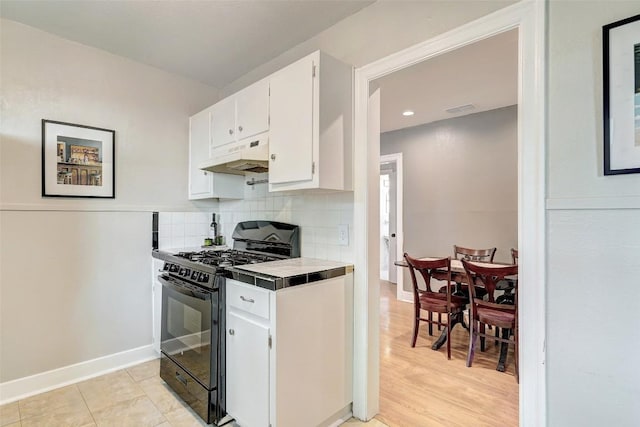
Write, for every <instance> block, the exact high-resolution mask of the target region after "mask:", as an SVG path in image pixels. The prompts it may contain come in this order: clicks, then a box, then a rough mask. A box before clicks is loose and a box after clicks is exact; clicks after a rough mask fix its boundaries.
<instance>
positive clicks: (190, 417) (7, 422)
mask: <svg viewBox="0 0 640 427" xmlns="http://www.w3.org/2000/svg"><path fill="white" fill-rule="evenodd" d="M159 364H160V361H159V359H156V360H152V361H150V362H146V363H142V364H140V365H136V366H133V367H131V368H128V369H123V370H120V371H116V372H113V373H110V374H106V375H103V376H100V377H96V378H92V379H90V380H87V381H83V382H80V383H77V384H72V385H69V386H66V387H62V388H59V389H56V390H52V391H49V392H46V393H42V394H38V395H36V396H32V397H29V398H26V399H23V400H19V401H18V402H14V403H9V404H7V405H3V406H0V427H36V426H37V427H41V426H47V427H67V426H69V427H71V426H73V427H85V426H86V427H89V426H100V427H102V426H123V427H124V426H131V427H143V426H158V427H183V426H184V427H191V426H194V427H195V426H206V424H205V423H204V422H203V421H202V420H201V419H200V418H199V417H198V416H197V415H196V414H195V413H194V412H193V411H191V409H190V408H189V407H188V406H187V405H185V404H184V403H183V402H182V401H181V400H180V399H179V398H178V397H177V396H176V395H175V394H173V392H172V391H171V390H170V389H169V388H168V387H167V386H166V385H165V383H164V381H162V380H161V379H160V377H159V376H158V372H159V369H160V366H159ZM343 425H345V426H347V427H359V426H367V427H385V425H384V424H382V423H381V422H380V421H378V420H375V419H374V420H371V421H369V422H368V423H362V422H360V421H358V420H355V419H352V420H349V421H347V422H346V423H345V424H343ZM301 427H302V426H301Z"/></svg>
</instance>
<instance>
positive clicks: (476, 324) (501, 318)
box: [462, 260, 519, 381]
mask: <svg viewBox="0 0 640 427" xmlns="http://www.w3.org/2000/svg"><path fill="white" fill-rule="evenodd" d="M462 265H463V266H464V270H465V272H466V273H467V277H468V279H469V280H479V281H481V282H482V283H483V284H484V286H485V288H486V289H487V291H488V292H489V295H490V296H491V295H493V292H494V291H495V288H496V283H498V282H499V281H500V280H504V279H505V278H507V277H509V278H510V279H513V278H514V276H517V274H518V266H517V265H500V266H498V265H496V266H495V267H493V266H491V267H489V266H486V265H484V266H481V265H478V264H475V263H473V262H472V261H466V260H462ZM514 283H515V288H514V304H513V305H511V304H498V303H495V302H493V301H492V298H491V297H490V298H489V301H485V300H484V299H482V298H479V297H478V296H477V295H476V292H475V286H470V287H469V290H470V294H471V312H470V315H469V323H470V325H469V335H470V338H469V352H468V354H467V366H471V364H472V363H473V356H474V354H475V348H476V341H477V339H478V337H480V340H481V346H483V344H484V339H485V338H487V337H488V338H494V339H497V340H498V341H500V342H505V343H507V344H514V346H515V368H516V381H519V376H518V285H517V279H516V280H514ZM485 325H493V326H495V327H498V328H501V329H502V330H503V331H505V332H506V333H504V334H503V335H502V337H490V336H489V335H487V334H485V328H484V326H485ZM511 335H513V340H511V339H510V336H511Z"/></svg>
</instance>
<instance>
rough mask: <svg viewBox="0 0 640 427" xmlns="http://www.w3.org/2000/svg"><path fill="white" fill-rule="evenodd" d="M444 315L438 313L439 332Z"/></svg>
mask: <svg viewBox="0 0 640 427" xmlns="http://www.w3.org/2000/svg"><path fill="white" fill-rule="evenodd" d="M441 323H442V314H440V313H438V330H441V329H442V328H441V326H440V325H441Z"/></svg>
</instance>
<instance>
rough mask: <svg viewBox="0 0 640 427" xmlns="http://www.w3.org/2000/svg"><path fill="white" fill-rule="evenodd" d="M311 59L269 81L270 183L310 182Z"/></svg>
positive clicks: (312, 85) (311, 145) (311, 144)
mask: <svg viewBox="0 0 640 427" xmlns="http://www.w3.org/2000/svg"><path fill="white" fill-rule="evenodd" d="M315 59H316V58H315V55H314V56H308V57H306V58H303V59H301V60H300V61H298V62H295V63H293V64H291V65H290V66H288V67H286V68H284V69H283V70H281V71H280V72H278V73H276V74H274V75H273V77H272V78H271V91H272V92H273V97H272V98H271V100H270V102H271V120H272V122H271V127H270V129H269V157H270V160H269V182H270V183H271V184H281V183H288V182H296V181H309V180H311V179H312V178H313V173H312V168H313V113H314V108H313V107H314V105H313V101H314V99H313V93H314V83H317V80H316V79H314V78H313V67H314V66H315V64H314V60H315Z"/></svg>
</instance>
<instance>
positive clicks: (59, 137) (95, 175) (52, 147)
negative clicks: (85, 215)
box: [42, 120, 116, 199]
mask: <svg viewBox="0 0 640 427" xmlns="http://www.w3.org/2000/svg"><path fill="white" fill-rule="evenodd" d="M115 138H116V132H115V131H114V130H109V129H101V128H96V127H91V126H83V125H77V124H73V123H64V122H56V121H53V120H42V196H43V197H100V198H107V199H113V198H115Z"/></svg>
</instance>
